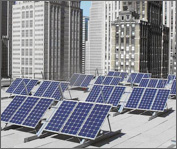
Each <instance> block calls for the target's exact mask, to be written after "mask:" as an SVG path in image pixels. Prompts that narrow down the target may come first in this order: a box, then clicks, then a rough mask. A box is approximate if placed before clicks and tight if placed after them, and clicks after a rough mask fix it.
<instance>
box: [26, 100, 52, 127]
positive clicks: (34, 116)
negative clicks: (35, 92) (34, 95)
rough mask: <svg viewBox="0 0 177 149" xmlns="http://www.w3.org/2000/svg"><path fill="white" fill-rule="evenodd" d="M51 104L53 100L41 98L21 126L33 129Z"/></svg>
mask: <svg viewBox="0 0 177 149" xmlns="http://www.w3.org/2000/svg"><path fill="white" fill-rule="evenodd" d="M52 102H53V99H47V98H41V99H40V100H39V102H38V103H37V105H36V106H35V107H34V109H33V110H32V111H31V112H30V114H29V115H28V117H27V118H26V119H25V121H24V122H23V124H22V125H25V126H29V127H33V128H35V127H36V126H37V124H38V123H39V121H40V119H41V117H42V116H43V115H44V113H45V111H46V110H47V109H48V108H49V106H50V105H51V103H52Z"/></svg>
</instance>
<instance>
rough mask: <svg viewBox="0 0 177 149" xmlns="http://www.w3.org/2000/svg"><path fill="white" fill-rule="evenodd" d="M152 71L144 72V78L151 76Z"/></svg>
mask: <svg viewBox="0 0 177 149" xmlns="http://www.w3.org/2000/svg"><path fill="white" fill-rule="evenodd" d="M151 75H152V74H151V73H144V76H143V78H151Z"/></svg>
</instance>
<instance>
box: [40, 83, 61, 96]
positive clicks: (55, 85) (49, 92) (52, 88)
mask: <svg viewBox="0 0 177 149" xmlns="http://www.w3.org/2000/svg"><path fill="white" fill-rule="evenodd" d="M59 84H60V82H52V83H51V84H50V85H49V87H48V88H47V90H46V91H45V92H44V94H43V95H42V97H51V96H52V95H53V93H54V91H55V90H56V88H58V87H59Z"/></svg>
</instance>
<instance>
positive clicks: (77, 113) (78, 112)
mask: <svg viewBox="0 0 177 149" xmlns="http://www.w3.org/2000/svg"><path fill="white" fill-rule="evenodd" d="M92 107H93V104H91V103H82V102H80V103H79V104H78V105H77V106H76V108H75V109H74V112H73V113H72V115H71V116H70V118H69V119H68V121H67V122H66V123H65V125H64V127H63V129H62V130H61V133H65V134H70V135H76V134H77V132H78V131H79V129H80V127H81V125H82V124H83V122H84V120H85V119H86V117H87V115H88V113H89V112H90V110H91V108H92Z"/></svg>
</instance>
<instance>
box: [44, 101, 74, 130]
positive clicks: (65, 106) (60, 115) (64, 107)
mask: <svg viewBox="0 0 177 149" xmlns="http://www.w3.org/2000/svg"><path fill="white" fill-rule="evenodd" d="M76 104H77V102H75V101H63V102H62V103H61V105H60V106H59V108H58V109H57V110H56V112H55V114H54V115H53V117H52V118H51V119H50V120H49V123H48V124H47V126H46V127H45V130H47V131H53V132H59V131H60V129H61V128H62V127H63V125H64V123H65V122H66V120H67V118H68V117H69V115H70V114H71V112H72V111H73V109H74V107H75V106H76Z"/></svg>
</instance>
